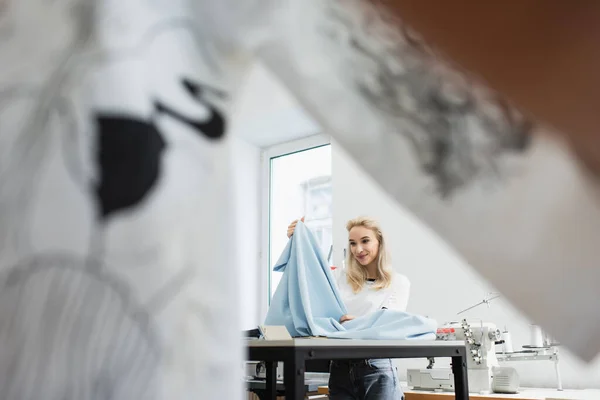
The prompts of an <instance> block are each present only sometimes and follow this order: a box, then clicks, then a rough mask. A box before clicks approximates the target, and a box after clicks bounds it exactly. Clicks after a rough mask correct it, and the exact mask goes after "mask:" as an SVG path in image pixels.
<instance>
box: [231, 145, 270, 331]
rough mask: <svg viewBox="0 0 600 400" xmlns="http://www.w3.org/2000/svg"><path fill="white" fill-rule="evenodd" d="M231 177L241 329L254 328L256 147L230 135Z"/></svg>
mask: <svg viewBox="0 0 600 400" xmlns="http://www.w3.org/2000/svg"><path fill="white" fill-rule="evenodd" d="M232 156H233V171H232V172H233V179H234V191H235V192H234V194H233V196H234V199H235V213H236V218H237V221H238V226H239V229H238V230H237V231H236V232H233V235H232V236H233V237H232V238H231V245H232V246H235V247H236V258H237V260H236V262H237V270H238V271H239V273H240V276H239V279H238V282H240V284H241V287H240V297H239V299H240V301H241V304H240V307H241V310H242V313H241V315H242V329H254V328H256V326H257V325H258V324H259V323H260V321H259V304H260V296H261V293H264V291H265V290H266V288H264V287H263V285H262V282H261V279H260V276H261V274H260V262H259V256H260V211H261V207H260V167H261V164H260V149H259V148H258V147H257V146H255V145H252V144H250V143H248V142H246V141H245V140H243V139H240V138H238V137H235V138H234V139H233V149H232Z"/></svg>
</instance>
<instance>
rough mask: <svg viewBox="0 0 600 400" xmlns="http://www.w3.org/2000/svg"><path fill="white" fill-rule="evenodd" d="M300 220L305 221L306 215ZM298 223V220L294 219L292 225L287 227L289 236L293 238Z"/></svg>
mask: <svg viewBox="0 0 600 400" xmlns="http://www.w3.org/2000/svg"><path fill="white" fill-rule="evenodd" d="M300 221H302V222H304V217H302V218H301V219H300ZM296 225H298V220H295V221H293V222H292V223H291V224H290V226H288V229H287V236H288V238H291V237H292V235H293V234H294V231H295V230H296Z"/></svg>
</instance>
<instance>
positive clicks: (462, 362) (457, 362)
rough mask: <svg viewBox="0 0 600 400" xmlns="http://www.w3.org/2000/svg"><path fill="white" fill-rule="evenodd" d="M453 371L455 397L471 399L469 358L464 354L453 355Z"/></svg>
mask: <svg viewBox="0 0 600 400" xmlns="http://www.w3.org/2000/svg"><path fill="white" fill-rule="evenodd" d="M452 373H453V374H454V398H455V399H456V400H469V381H468V377H467V360H466V358H465V355H464V354H463V355H460V356H455V357H452Z"/></svg>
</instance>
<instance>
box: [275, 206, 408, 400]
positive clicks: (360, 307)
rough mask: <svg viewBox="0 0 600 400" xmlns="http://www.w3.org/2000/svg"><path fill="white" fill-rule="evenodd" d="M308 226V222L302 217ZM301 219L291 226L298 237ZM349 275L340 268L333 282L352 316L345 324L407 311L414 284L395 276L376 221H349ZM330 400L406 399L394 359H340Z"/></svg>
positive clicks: (335, 366) (331, 382)
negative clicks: (379, 313) (378, 313)
mask: <svg viewBox="0 0 600 400" xmlns="http://www.w3.org/2000/svg"><path fill="white" fill-rule="evenodd" d="M302 221H304V218H302ZM297 223H298V220H296V221H294V222H292V223H291V224H290V225H289V226H288V230H287V235H288V237H291V236H292V235H293V234H294V230H295V229H296V225H297ZM346 229H347V231H348V250H349V251H348V252H347V254H348V258H347V260H346V265H347V267H346V270H344V271H342V270H339V269H336V270H335V271H334V275H335V278H336V279H335V280H336V283H337V287H338V289H339V292H340V295H341V297H342V300H343V302H344V304H345V306H346V310H347V311H348V314H347V315H344V316H342V318H341V319H340V322H341V323H344V322H346V321H349V320H351V319H354V318H356V317H360V316H363V315H367V314H369V313H371V312H373V311H376V310H379V309H383V308H386V309H392V310H398V311H405V310H406V305H407V304H408V295H409V290H410V282H409V281H408V278H406V277H405V276H404V275H401V274H399V273H397V272H395V271H394V270H393V269H392V267H391V265H390V263H389V255H388V252H387V249H386V242H385V239H384V237H383V233H382V231H381V227H380V226H379V224H378V223H377V221H375V220H373V219H371V218H367V217H358V218H355V219H352V220H350V221H348V223H347V224H346ZM329 395H330V399H332V400H350V399H353V400H400V399H404V395H403V393H402V389H401V388H400V384H399V382H398V375H397V371H396V369H395V368H394V366H393V365H392V361H391V360H390V359H372V360H339V361H333V362H332V363H331V369H330V376H329Z"/></svg>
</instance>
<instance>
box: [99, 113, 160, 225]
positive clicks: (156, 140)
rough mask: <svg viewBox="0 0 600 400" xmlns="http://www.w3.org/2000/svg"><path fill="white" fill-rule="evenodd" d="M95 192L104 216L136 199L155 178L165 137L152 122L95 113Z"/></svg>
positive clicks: (158, 171) (150, 185)
mask: <svg viewBox="0 0 600 400" xmlns="http://www.w3.org/2000/svg"><path fill="white" fill-rule="evenodd" d="M97 122H98V141H99V143H98V144H99V147H98V163H99V165H100V168H101V171H102V173H101V179H100V183H99V185H98V187H97V190H96V194H97V196H98V198H99V200H100V211H101V215H102V217H103V218H106V217H108V216H109V214H111V213H113V212H115V211H118V210H120V209H125V208H128V207H131V206H133V205H135V204H137V203H139V202H140V201H141V200H142V199H143V198H144V196H145V195H146V194H147V193H148V192H149V191H150V189H151V188H152V186H154V184H155V183H156V181H157V180H158V176H159V174H160V156H161V154H162V152H163V150H164V148H165V141H164V140H163V138H162V137H161V135H160V133H159V132H158V130H157V129H156V127H155V126H154V124H152V123H149V122H146V121H140V120H136V119H133V118H127V117H125V116H109V115H98V116H97Z"/></svg>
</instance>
